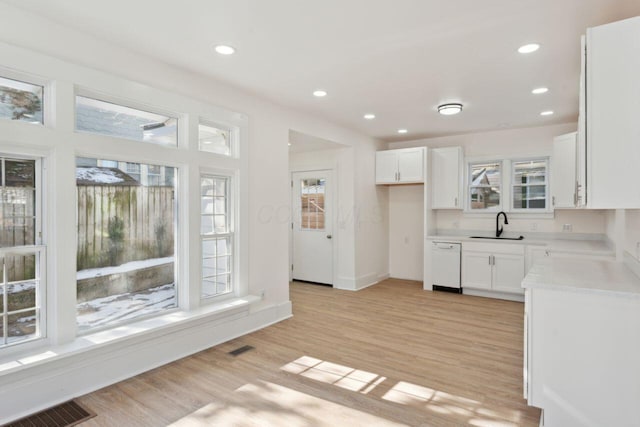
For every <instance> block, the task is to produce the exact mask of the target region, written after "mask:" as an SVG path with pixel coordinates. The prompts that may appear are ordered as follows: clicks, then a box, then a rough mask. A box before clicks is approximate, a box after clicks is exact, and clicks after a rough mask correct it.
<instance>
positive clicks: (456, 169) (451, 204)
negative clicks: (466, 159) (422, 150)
mask: <svg viewBox="0 0 640 427" xmlns="http://www.w3.org/2000/svg"><path fill="white" fill-rule="evenodd" d="M430 157H431V208H432V209H462V208H463V203H462V200H463V198H462V185H463V184H462V180H463V177H464V171H463V170H462V168H463V153H462V147H446V148H435V149H433V150H431V151H430Z"/></svg>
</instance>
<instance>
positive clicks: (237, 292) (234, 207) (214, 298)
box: [198, 156, 247, 306]
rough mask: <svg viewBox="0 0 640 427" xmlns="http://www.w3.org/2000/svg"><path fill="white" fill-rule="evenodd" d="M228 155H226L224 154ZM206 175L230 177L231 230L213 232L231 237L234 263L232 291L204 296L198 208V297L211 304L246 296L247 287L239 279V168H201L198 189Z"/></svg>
mask: <svg viewBox="0 0 640 427" xmlns="http://www.w3.org/2000/svg"><path fill="white" fill-rule="evenodd" d="M223 157H226V156H223ZM205 176H214V177H215V176H218V177H225V178H228V179H229V181H228V183H229V184H228V186H227V190H228V199H227V211H228V213H229V214H228V218H229V232H227V233H220V234H212V235H211V236H212V237H225V236H230V237H231V250H232V253H231V256H232V260H231V261H232V263H231V291H230V292H226V293H223V294H218V295H211V296H207V297H203V296H202V279H203V277H202V259H203V254H202V240H203V234H202V232H201V230H202V228H201V227H202V224H201V218H202V215H201V212H200V209H198V218H199V219H200V220H199V221H198V245H199V248H200V252H199V256H198V264H199V266H198V267H199V268H198V277H199V280H198V298H199V300H200V304H201V305H203V306H204V305H209V304H216V303H219V302H220V301H225V300H227V299H231V298H238V297H244V296H246V295H247V292H246V290H245V289H242V288H241V286H240V280H239V276H240V274H241V270H240V242H239V240H240V239H239V234H238V224H239V220H240V216H239V213H240V197H239V191H240V185H239V182H238V181H239V179H238V178H239V171H238V170H234V169H218V168H216V169H213V168H200V171H199V174H198V189H199V188H200V179H201V178H202V177H205ZM200 203H201V197H200V192H198V207H200V206H201V205H200Z"/></svg>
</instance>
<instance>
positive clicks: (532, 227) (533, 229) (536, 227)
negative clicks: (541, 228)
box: [531, 222, 538, 231]
mask: <svg viewBox="0 0 640 427" xmlns="http://www.w3.org/2000/svg"><path fill="white" fill-rule="evenodd" d="M531 231H538V223H537V222H532V223H531Z"/></svg>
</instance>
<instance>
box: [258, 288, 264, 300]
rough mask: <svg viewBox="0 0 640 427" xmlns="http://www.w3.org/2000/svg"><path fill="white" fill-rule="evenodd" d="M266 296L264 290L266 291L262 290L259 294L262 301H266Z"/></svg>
mask: <svg viewBox="0 0 640 427" xmlns="http://www.w3.org/2000/svg"><path fill="white" fill-rule="evenodd" d="M264 294H265V290H264V289H262V290H261V291H260V292H259V295H260V299H264Z"/></svg>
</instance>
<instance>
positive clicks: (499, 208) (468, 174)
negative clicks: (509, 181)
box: [465, 158, 505, 214]
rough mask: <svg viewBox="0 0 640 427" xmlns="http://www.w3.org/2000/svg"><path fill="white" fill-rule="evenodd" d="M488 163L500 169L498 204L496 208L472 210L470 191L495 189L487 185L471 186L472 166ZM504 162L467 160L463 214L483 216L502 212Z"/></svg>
mask: <svg viewBox="0 0 640 427" xmlns="http://www.w3.org/2000/svg"><path fill="white" fill-rule="evenodd" d="M489 163H496V164H498V165H499V167H500V183H499V184H498V187H499V189H500V203H498V204H497V205H496V206H493V207H490V208H485V209H472V208H471V189H472V188H491V187H495V186H487V185H475V186H472V185H471V177H472V173H471V170H472V168H473V166H475V165H481V164H489ZM504 163H505V162H504V161H503V160H497V159H493V158H491V159H487V160H484V159H476V160H469V161H468V162H467V168H466V186H465V191H466V195H465V200H466V202H465V207H466V209H465V212H466V213H473V214H483V213H493V212H500V211H502V210H503V206H504V200H505V194H504V193H505V192H504V169H505V167H504V166H505V165H504Z"/></svg>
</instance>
